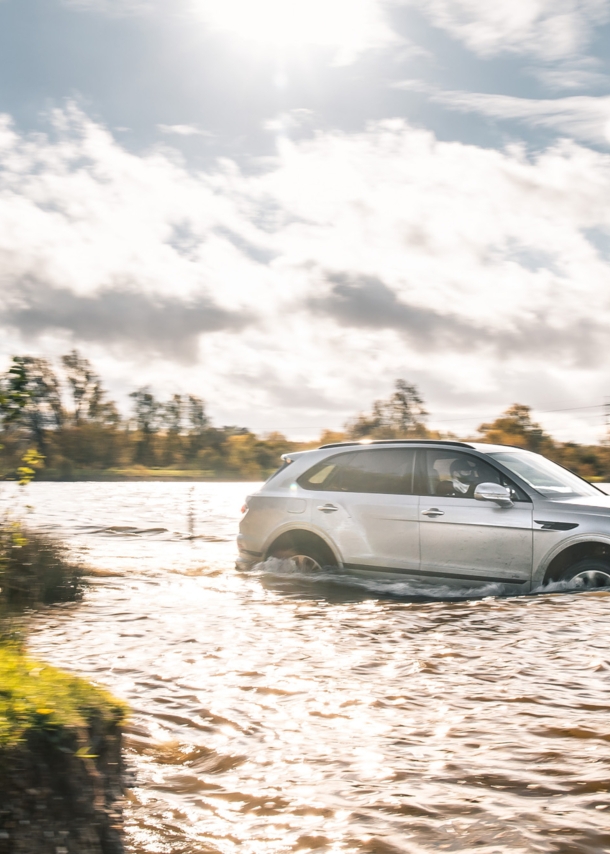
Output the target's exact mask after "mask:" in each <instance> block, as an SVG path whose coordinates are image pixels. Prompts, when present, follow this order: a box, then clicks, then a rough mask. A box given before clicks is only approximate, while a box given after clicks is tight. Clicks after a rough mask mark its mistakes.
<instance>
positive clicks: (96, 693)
mask: <svg viewBox="0 0 610 854" xmlns="http://www.w3.org/2000/svg"><path fill="white" fill-rule="evenodd" d="M126 715H127V706H126V705H125V704H124V703H122V702H121V701H120V700H117V699H116V698H115V697H113V696H112V695H111V694H110V693H109V692H107V691H104V690H103V689H101V688H97V687H96V686H94V685H91V684H89V683H88V682H86V681H85V680H84V679H79V678H78V677H77V676H70V675H69V674H66V673H62V672H61V671H60V670H57V669H56V668H54V667H51V666H49V665H47V664H42V663H41V662H39V661H36V660H34V659H32V658H30V657H29V656H28V655H26V654H25V653H24V652H23V651H22V650H21V649H20V648H19V647H18V646H16V645H11V644H0V749H2V748H6V747H11V746H14V745H17V744H19V742H21V741H22V740H23V739H24V737H25V736H26V734H27V733H28V731H32V730H38V731H46V732H49V733H52V732H53V731H57V730H60V729H80V728H83V727H87V726H88V724H89V723H90V722H91V721H92V720H93V719H95V720H97V721H99V722H101V723H102V724H103V725H105V726H108V727H110V726H113V725H115V724H119V723H121V722H122V721H123V720H124V719H125V717H126ZM104 728H105V727H104Z"/></svg>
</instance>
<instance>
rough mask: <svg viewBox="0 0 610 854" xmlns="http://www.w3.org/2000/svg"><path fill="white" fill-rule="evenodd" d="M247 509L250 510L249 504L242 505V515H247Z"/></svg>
mask: <svg viewBox="0 0 610 854" xmlns="http://www.w3.org/2000/svg"><path fill="white" fill-rule="evenodd" d="M247 509H248V505H247V504H242V507H241V512H242V513H245V512H246V510H247Z"/></svg>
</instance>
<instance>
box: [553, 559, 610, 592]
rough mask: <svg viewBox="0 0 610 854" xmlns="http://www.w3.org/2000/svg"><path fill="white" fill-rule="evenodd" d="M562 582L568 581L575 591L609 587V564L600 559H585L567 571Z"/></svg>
mask: <svg viewBox="0 0 610 854" xmlns="http://www.w3.org/2000/svg"><path fill="white" fill-rule="evenodd" d="M561 580H562V581H569V582H570V585H571V586H572V587H574V588H575V589H577V590H595V589H598V588H602V587H610V563H608V562H606V561H605V560H601V559H600V558H595V557H586V558H584V559H583V560H579V561H578V563H575V564H573V565H572V566H571V567H570V568H569V569H567V570H566V571H565V572H564V574H563V576H562V578H561Z"/></svg>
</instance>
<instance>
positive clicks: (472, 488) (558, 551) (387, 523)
mask: <svg viewBox="0 0 610 854" xmlns="http://www.w3.org/2000/svg"><path fill="white" fill-rule="evenodd" d="M282 459H283V462H284V464H283V466H282V467H281V468H280V469H279V470H278V471H277V472H276V473H275V474H274V475H273V476H272V477H271V478H269V480H268V481H267V482H266V483H265V484H264V486H263V487H262V488H261V489H260V490H259V491H258V492H256V493H255V494H253V495H250V496H249V497H248V498H247V499H246V510H245V515H244V516H243V519H242V521H241V524H240V529H239V530H240V532H239V536H238V538H237V545H238V548H239V559H238V562H237V566H238V567H239V568H248V567H251V566H253V565H254V564H256V563H259V562H261V561H263V560H265V559H267V558H269V557H276V558H280V559H290V560H292V561H293V562H294V564H296V566H297V567H298V568H300V569H303V570H316V569H320V568H321V567H333V568H337V569H341V570H350V571H353V572H357V573H366V574H368V575H370V574H375V575H380V574H381V575H383V576H385V577H390V578H393V579H396V578H397V577H403V578H417V579H420V580H423V581H426V582H427V583H428V584H429V583H430V582H433V583H435V584H439V585H442V586H444V587H447V586H450V587H451V586H453V587H462V588H463V587H474V588H476V587H477V586H484V585H486V584H489V583H494V582H495V583H501V584H502V585H505V586H506V587H507V589H508V591H510V592H526V591H528V590H531V589H532V588H535V587H538V586H540V585H543V584H547V583H550V582H555V581H570V582H572V583H573V584H574V585H575V586H580V587H606V586H610V496H607V495H606V494H605V493H603V492H601V491H600V490H599V489H597V488H596V487H595V486H592V485H591V484H589V483H587V482H586V481H584V480H581V478H579V477H577V476H576V475H574V474H572V473H571V472H569V471H568V470H567V469H564V468H562V467H561V466H559V465H557V464H555V463H553V462H551V461H550V460H547V459H546V458H545V457H542V456H540V455H539V454H534V453H531V452H529V451H524V450H521V449H520V448H512V447H508V446H503V445H484V444H467V443H465V442H441V441H391V442H388V441H383V442H381V441H380V442H368V443H357V442H352V443H350V442H345V443H341V444H333V445H324V446H322V447H321V448H318V449H317V450H315V451H303V452H299V453H294V454H285V455H284V456H283V457H282Z"/></svg>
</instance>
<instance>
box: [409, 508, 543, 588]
mask: <svg viewBox="0 0 610 854" xmlns="http://www.w3.org/2000/svg"><path fill="white" fill-rule="evenodd" d="M420 506H421V508H422V509H421V512H420V519H421V526H420V540H421V562H422V569H427V570H430V571H434V572H436V573H440V572H446V573H447V577H448V578H449V579H455V580H458V581H459V582H460V583H462V584H463V582H464V581H465V580H469V581H473V582H477V583H481V582H501V583H509V584H515V585H517V586H518V587H519V588H524V585H527V586H529V584H530V582H531V576H532V552H533V537H532V533H533V532H532V505H531V504H529V503H527V502H518V503H515V504H513V506H512V507H499V506H498V505H497V504H493V503H491V502H483V501H477V500H476V499H474V498H450V497H439V496H424V497H422V498H421V499H420ZM434 510H438V511H440V512H441V513H442V514H443V515H438V516H436V515H433V516H426V515H425V514H426V513H427V512H430V511H434Z"/></svg>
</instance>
